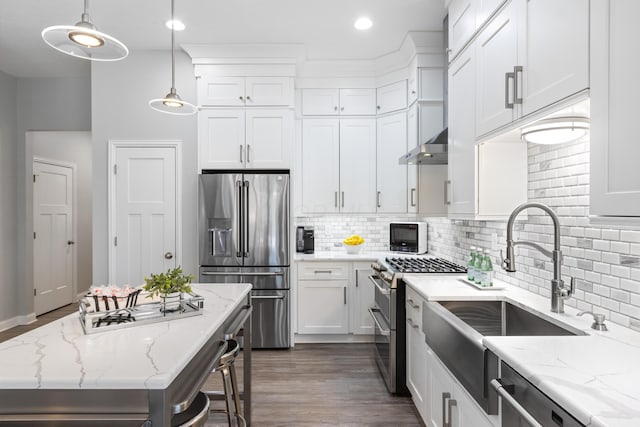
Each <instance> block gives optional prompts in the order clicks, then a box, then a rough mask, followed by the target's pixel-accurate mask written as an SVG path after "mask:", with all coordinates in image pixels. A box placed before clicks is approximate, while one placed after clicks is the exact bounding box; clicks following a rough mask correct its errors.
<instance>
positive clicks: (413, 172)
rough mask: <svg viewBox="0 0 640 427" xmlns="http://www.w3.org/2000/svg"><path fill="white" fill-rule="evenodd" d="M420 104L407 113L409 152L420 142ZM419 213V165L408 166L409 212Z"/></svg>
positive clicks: (415, 104) (414, 105)
mask: <svg viewBox="0 0 640 427" xmlns="http://www.w3.org/2000/svg"><path fill="white" fill-rule="evenodd" d="M418 126H419V124H418V104H417V103H414V104H413V105H412V106H411V107H410V108H409V112H408V113H407V151H409V150H412V149H414V148H415V147H417V146H418V145H420V142H419V140H418V133H419V129H418ZM417 211H418V165H407V212H409V213H416V212H417Z"/></svg>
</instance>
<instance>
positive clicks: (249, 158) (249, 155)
mask: <svg viewBox="0 0 640 427" xmlns="http://www.w3.org/2000/svg"><path fill="white" fill-rule="evenodd" d="M247 163H251V144H247Z"/></svg>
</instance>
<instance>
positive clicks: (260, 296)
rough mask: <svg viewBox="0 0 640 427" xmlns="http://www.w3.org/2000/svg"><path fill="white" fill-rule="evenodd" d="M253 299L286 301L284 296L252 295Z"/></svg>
mask: <svg viewBox="0 0 640 427" xmlns="http://www.w3.org/2000/svg"><path fill="white" fill-rule="evenodd" d="M251 299H284V295H251Z"/></svg>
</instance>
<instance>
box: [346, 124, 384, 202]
mask: <svg viewBox="0 0 640 427" xmlns="http://www.w3.org/2000/svg"><path fill="white" fill-rule="evenodd" d="M340 210H341V211H342V212H375V211H376V119H351V120H340Z"/></svg>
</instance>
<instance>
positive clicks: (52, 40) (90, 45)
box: [42, 0, 129, 61]
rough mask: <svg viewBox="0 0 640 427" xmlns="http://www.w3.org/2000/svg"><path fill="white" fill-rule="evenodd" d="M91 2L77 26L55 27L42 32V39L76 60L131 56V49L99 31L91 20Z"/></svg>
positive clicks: (117, 58)
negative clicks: (89, 10) (89, 11)
mask: <svg viewBox="0 0 640 427" xmlns="http://www.w3.org/2000/svg"><path fill="white" fill-rule="evenodd" d="M88 5H89V0H84V12H83V13H82V18H81V20H80V22H78V23H76V24H75V25H54V26H52V27H47V28H45V29H44V30H42V38H43V39H44V41H45V42H46V43H47V44H48V45H49V46H51V47H52V48H54V49H56V50H59V51H60V52H62V53H66V54H67V55H71V56H75V57H76V58H82V59H88V60H90V61H118V60H120V59H124V58H126V57H127V55H129V49H127V47H126V46H125V45H124V44H123V43H122V42H121V41H119V40H118V39H116V38H113V37H111V36H110V35H108V34H105V33H102V32H100V31H98V30H97V29H96V27H95V25H93V24H92V23H91V19H90V18H89V13H88V12H87V11H88V9H89V6H88Z"/></svg>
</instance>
